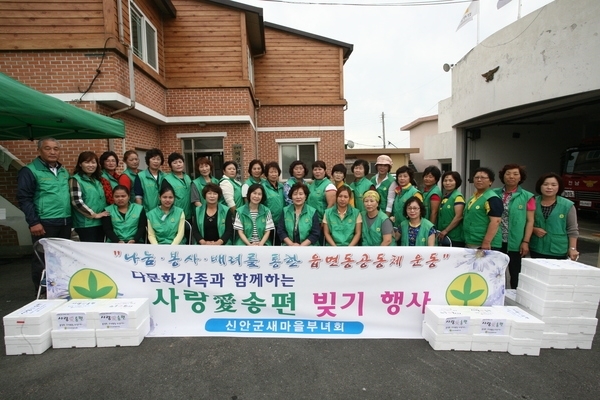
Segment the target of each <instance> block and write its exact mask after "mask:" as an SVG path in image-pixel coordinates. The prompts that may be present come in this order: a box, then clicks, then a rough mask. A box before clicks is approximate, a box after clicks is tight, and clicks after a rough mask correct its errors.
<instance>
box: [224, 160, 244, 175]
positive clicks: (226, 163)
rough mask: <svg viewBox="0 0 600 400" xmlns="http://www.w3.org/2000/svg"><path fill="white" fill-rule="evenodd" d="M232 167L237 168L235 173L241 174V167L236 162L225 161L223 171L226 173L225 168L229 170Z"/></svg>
mask: <svg viewBox="0 0 600 400" xmlns="http://www.w3.org/2000/svg"><path fill="white" fill-rule="evenodd" d="M230 165H233V166H235V172H239V171H240V166H239V165H238V163H236V162H235V161H225V162H224V163H223V171H225V168H227V167H228V166H230Z"/></svg>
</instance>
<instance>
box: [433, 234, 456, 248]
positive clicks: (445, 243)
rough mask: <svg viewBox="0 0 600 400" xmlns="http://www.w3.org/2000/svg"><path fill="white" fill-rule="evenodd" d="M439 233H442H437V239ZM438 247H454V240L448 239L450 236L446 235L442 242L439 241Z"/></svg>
mask: <svg viewBox="0 0 600 400" xmlns="http://www.w3.org/2000/svg"><path fill="white" fill-rule="evenodd" d="M439 233H440V231H435V235H436V237H437V235H438V234H439ZM438 246H443V247H452V239H450V238H449V237H448V235H446V236H444V238H443V239H442V240H439V239H438Z"/></svg>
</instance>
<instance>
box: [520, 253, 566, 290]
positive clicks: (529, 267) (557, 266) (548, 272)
mask: <svg viewBox="0 0 600 400" xmlns="http://www.w3.org/2000/svg"><path fill="white" fill-rule="evenodd" d="M561 261H563V260H549V259H545V258H523V259H522V260H521V274H522V275H527V276H529V277H531V278H534V279H537V280H538V281H540V282H544V283H546V284H548V285H572V286H575V285H576V284H577V275H576V274H575V271H574V270H573V268H570V267H569V266H568V265H566V264H563V263H561ZM565 261H566V260H565ZM519 279H521V275H519ZM517 289H518V287H517Z"/></svg>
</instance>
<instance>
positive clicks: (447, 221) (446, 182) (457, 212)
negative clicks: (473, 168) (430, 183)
mask: <svg viewBox="0 0 600 400" xmlns="http://www.w3.org/2000/svg"><path fill="white" fill-rule="evenodd" d="M460 185H462V178H461V176H460V174H459V173H458V172H456V171H446V172H444V175H442V186H443V187H444V196H443V197H442V201H441V203H440V208H439V211H438V223H437V228H438V230H439V231H440V232H439V233H438V243H440V244H442V243H444V242H443V241H444V238H445V237H448V238H450V240H451V241H452V246H454V247H465V236H464V235H463V211H464V209H465V198H464V197H463V195H462V193H461V192H460V191H459V190H458V188H459V187H460Z"/></svg>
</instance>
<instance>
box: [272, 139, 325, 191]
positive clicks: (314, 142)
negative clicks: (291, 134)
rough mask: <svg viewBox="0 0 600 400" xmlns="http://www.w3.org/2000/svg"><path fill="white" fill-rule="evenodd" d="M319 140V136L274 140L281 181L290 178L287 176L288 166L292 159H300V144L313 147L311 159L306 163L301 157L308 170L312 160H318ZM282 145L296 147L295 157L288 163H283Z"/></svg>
mask: <svg viewBox="0 0 600 400" xmlns="http://www.w3.org/2000/svg"><path fill="white" fill-rule="evenodd" d="M320 141H321V139H319V138H307V139H276V140H275V142H276V143H277V145H278V149H277V151H278V153H279V154H278V158H279V165H280V166H281V178H280V179H281V180H282V181H286V180H288V179H289V178H290V176H289V172H288V169H289V166H290V164H291V163H292V162H293V161H296V160H300V159H301V157H300V146H312V147H313V149H314V152H313V158H314V159H313V160H312V161H310V162H309V163H306V160H304V159H303V161H304V162H305V163H306V166H307V167H308V169H309V171H310V168H311V165H312V163H313V162H314V161H316V160H318V143H319V142H320ZM283 146H295V147H296V159H295V160H292V161H290V162H289V163H284V160H283V151H282V147H283Z"/></svg>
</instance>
